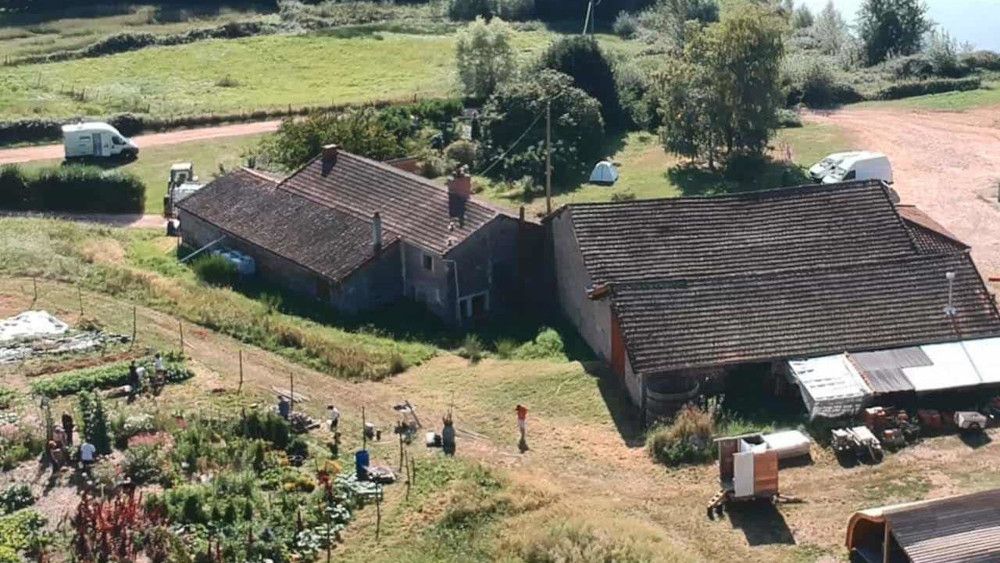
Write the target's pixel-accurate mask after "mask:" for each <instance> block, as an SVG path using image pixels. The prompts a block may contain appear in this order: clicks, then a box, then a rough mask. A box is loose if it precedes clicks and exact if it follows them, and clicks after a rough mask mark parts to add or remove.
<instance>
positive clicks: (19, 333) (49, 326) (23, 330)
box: [0, 311, 69, 342]
mask: <svg viewBox="0 0 1000 563" xmlns="http://www.w3.org/2000/svg"><path fill="white" fill-rule="evenodd" d="M68 330H69V325H67V324H66V323H64V322H62V321H60V320H59V319H57V318H55V317H53V316H52V315H50V314H48V313H47V312H45V311H25V312H24V313H21V314H20V315H17V316H15V317H10V318H8V319H4V320H2V321H0V342H11V341H13V340H26V339H31V338H37V337H41V336H53V335H58V334H65V333H66V331H68Z"/></svg>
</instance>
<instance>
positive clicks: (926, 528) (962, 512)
mask: <svg viewBox="0 0 1000 563" xmlns="http://www.w3.org/2000/svg"><path fill="white" fill-rule="evenodd" d="M885 519H886V521H887V522H888V524H889V528H890V530H891V531H892V534H893V536H895V538H896V541H897V542H899V545H900V547H901V548H903V550H904V551H905V552H906V554H907V555H908V556H909V557H910V561H912V563H951V562H956V563H957V562H959V561H961V562H965V563H970V562H972V563H976V562H984V563H985V562H987V561H1000V489H997V490H992V491H985V492H981V493H974V494H969V495H962V496H957V497H950V498H946V499H941V500H936V501H928V502H925V503H921V504H919V505H917V506H912V507H902V508H898V509H891V510H887V511H886V512H885Z"/></svg>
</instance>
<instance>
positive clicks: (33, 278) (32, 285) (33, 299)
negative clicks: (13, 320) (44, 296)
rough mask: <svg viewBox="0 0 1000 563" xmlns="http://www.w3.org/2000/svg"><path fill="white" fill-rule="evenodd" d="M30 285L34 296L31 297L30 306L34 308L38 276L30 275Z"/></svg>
mask: <svg viewBox="0 0 1000 563" xmlns="http://www.w3.org/2000/svg"><path fill="white" fill-rule="evenodd" d="M31 287H32V288H34V292H35V296H34V297H32V298H31V308H32V309H34V308H35V303H37V302H38V278H36V277H34V276H32V277H31Z"/></svg>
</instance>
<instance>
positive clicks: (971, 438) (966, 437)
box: [958, 431, 993, 450]
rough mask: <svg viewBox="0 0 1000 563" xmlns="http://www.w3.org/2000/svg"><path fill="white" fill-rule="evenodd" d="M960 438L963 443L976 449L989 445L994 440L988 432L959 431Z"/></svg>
mask: <svg viewBox="0 0 1000 563" xmlns="http://www.w3.org/2000/svg"><path fill="white" fill-rule="evenodd" d="M958 438H959V439H960V440H962V443H963V444H965V445H966V446H969V447H970V448H972V449H974V450H978V449H979V448H981V447H983V446H988V445H989V444H991V443H992V442H993V438H990V435H989V434H987V433H986V432H971V431H970V432H959V434H958Z"/></svg>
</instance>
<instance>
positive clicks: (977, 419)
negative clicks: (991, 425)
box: [955, 411, 989, 433]
mask: <svg viewBox="0 0 1000 563" xmlns="http://www.w3.org/2000/svg"><path fill="white" fill-rule="evenodd" d="M987 422H989V419H988V418H986V416H985V415H983V414H981V413H978V412H976V411H957V412H956V413H955V426H957V427H958V430H959V431H960V432H970V433H975V432H982V431H983V429H984V428H986V423H987Z"/></svg>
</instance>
